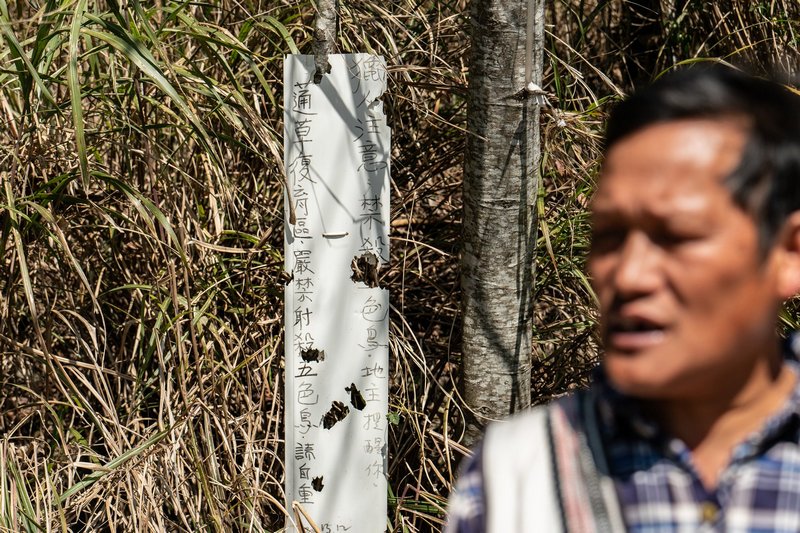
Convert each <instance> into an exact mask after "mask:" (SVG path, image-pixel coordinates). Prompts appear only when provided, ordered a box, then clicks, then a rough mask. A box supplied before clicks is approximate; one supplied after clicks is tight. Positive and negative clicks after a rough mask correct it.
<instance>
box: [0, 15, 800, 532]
mask: <svg viewBox="0 0 800 533" xmlns="http://www.w3.org/2000/svg"><path fill="white" fill-rule="evenodd" d="M695 4H697V3H696V2H695V3H693V2H689V3H683V4H682V6H683V7H682V8H681V9H683V11H680V13H681V14H680V15H679V16H677V17H675V18H674V20H670V21H668V24H666V25H665V26H664V28H665V29H664V38H663V39H662V41H661V43H660V44H658V47H657V50H656V52H655V55H654V58H655V59H654V60H653V61H654V62H653V64H654V65H655V68H656V69H657V70H659V71H660V70H663V69H665V68H668V67H669V66H670V65H671V64H672V63H674V62H675V61H676V60H692V59H696V58H702V57H711V56H713V57H719V58H723V59H726V60H728V59H731V58H735V57H740V56H743V57H747V58H750V59H754V58H755V59H759V58H777V59H780V60H781V61H791V60H790V59H785V58H786V57H787V54H786V52H787V51H788V52H793V53H794V55H793V56H791V57H794V58H796V57H797V55H796V52H797V50H796V48H797V41H796V37H794V35H795V34H794V32H795V31H796V30H797V20H798V16H797V13H796V8H795V7H794V5H793V3H790V2H788V1H785V2H780V1H779V2H772V3H758V4H754V5H755V7H754V8H751V4H745V3H737V2H732V1H727V2H718V3H716V4H715V5H717V6H718V8H716V9H715V10H712V11H713V13H712V14H711V15H709V16H708V17H706V16H701V14H700V13H699V12H698V11H696V10H695V9H693V8H694V7H697V6H696V5H695ZM762 4H763V5H762ZM625 5H626V3H625V2H604V3H597V2H586V1H582V0H561V1H559V2H557V3H555V4H554V5H553V6H552V7H551V12H550V14H549V15H548V17H549V20H551V21H552V22H553V25H552V26H551V27H549V31H550V41H549V42H550V49H549V50H548V57H549V67H548V70H547V72H546V84H545V85H546V88H547V89H548V90H550V91H552V92H553V93H554V94H553V97H552V98H551V101H552V102H553V103H554V104H555V106H554V108H552V109H549V110H548V111H547V113H546V114H545V116H544V118H543V123H542V127H543V131H544V138H545V154H546V155H545V158H544V160H543V176H544V181H543V185H542V189H541V195H540V203H539V209H540V214H541V218H540V225H541V227H540V236H539V243H538V244H539V254H538V259H537V260H538V266H537V286H536V295H537V306H538V307H537V309H538V313H537V323H536V338H537V339H538V340H537V346H536V349H537V351H538V352H537V353H538V354H539V355H540V361H541V364H540V366H539V368H538V369H537V373H536V375H535V376H534V385H535V386H536V389H535V390H537V391H538V393H539V396H540V397H541V398H543V399H544V398H546V397H550V396H553V395H557V394H560V393H562V392H563V391H565V390H569V389H570V388H571V387H575V386H580V385H581V384H582V383H585V379H586V376H587V374H588V372H589V370H590V369H591V367H592V365H593V362H594V358H595V356H596V348H595V347H594V344H593V341H592V326H593V322H594V315H593V303H592V295H591V291H590V289H589V288H588V284H587V281H586V279H585V277H584V276H583V274H582V268H583V258H584V255H585V251H586V249H587V246H588V240H587V221H586V206H587V203H588V199H589V198H590V196H591V192H592V188H593V180H594V176H595V173H596V170H597V167H598V163H599V135H600V132H601V131H602V121H603V117H604V113H605V111H606V109H607V107H608V105H609V103H611V102H613V101H614V99H615V98H617V97H618V96H619V95H620V94H622V93H624V92H626V91H627V90H629V88H630V86H631V83H632V80H633V79H635V78H641V77H642V74H643V73H642V72H638V71H636V68H638V67H636V62H635V61H633V58H630V57H628V56H627V55H626V50H627V48H626V47H627V45H626V42H625V41H624V40H622V39H621V37H622V36H625V35H628V36H629V35H630V34H631V32H628V33H627V34H626V33H624V32H623V30H622V29H620V28H624V22H625V20H626V19H625V10H624V9H623V8H624V7H625ZM465 8H466V1H465V0H449V1H443V2H433V1H427V0H425V1H422V2H419V1H411V0H401V1H397V2H375V1H374V0H359V1H354V2H342V6H341V13H340V14H341V31H340V42H339V45H340V46H339V47H340V49H341V50H342V51H345V52H349V51H370V52H375V53H379V54H382V55H384V56H385V57H386V58H387V62H388V64H389V70H390V81H389V90H388V91H387V95H386V97H385V99H386V109H387V112H388V114H389V121H390V124H391V126H392V128H393V131H394V143H395V148H394V154H393V184H392V186H393V195H394V196H393V207H392V226H391V228H392V229H391V238H392V261H393V266H392V268H391V269H390V270H389V271H388V272H387V273H386V274H385V280H384V281H385V283H386V284H387V285H388V286H389V287H390V290H391V291H392V304H393V313H392V314H391V315H390V316H391V320H392V323H391V336H390V340H391V356H392V381H391V399H390V405H391V406H390V410H391V413H390V422H391V424H390V439H391V443H390V454H389V478H390V494H389V495H388V497H389V501H390V516H389V517H388V521H389V522H388V523H389V524H390V528H391V529H392V530H395V531H431V530H436V529H438V528H439V527H440V526H441V523H442V520H443V516H444V507H445V499H446V496H447V493H448V492H449V490H450V487H451V483H452V481H453V478H454V476H455V472H456V470H457V466H458V462H459V460H460V459H461V458H462V457H463V456H464V454H465V453H466V450H465V449H464V448H463V447H462V446H461V445H460V444H459V440H460V437H461V430H462V418H461V410H460V409H461V400H460V398H459V396H458V394H457V391H456V383H457V378H456V376H457V370H458V365H459V360H460V352H459V349H460V348H459V342H458V339H459V334H460V332H459V327H460V326H459V312H458V310H459V291H458V286H457V279H458V272H457V271H456V268H457V266H456V265H457V264H458V261H457V254H458V249H459V241H458V240H459V235H460V225H459V224H460V216H461V215H460V179H461V161H462V152H463V142H464V132H463V126H464V112H465V110H464V106H463V96H464V92H465V89H466V80H467V78H466V76H467V72H466V65H467V54H468V39H467V37H466V20H465V18H464V17H465V15H464V13H465V12H466V9H465ZM312 19H313V7H312V5H311V3H310V2H304V3H294V2H288V1H275V0H263V1H259V0H243V1H238V2H230V1H227V0H221V1H219V2H215V3H193V2H177V1H170V0H159V1H156V2H153V3H150V2H147V3H144V2H139V1H138V0H131V1H129V2H124V3H120V2H117V1H115V0H110V1H99V0H73V1H70V0H65V1H61V2H56V1H55V0H42V1H40V2H28V1H19V2H7V0H0V41H2V43H3V44H2V46H0V124H2V126H1V127H0V131H1V132H2V135H0V271H2V272H3V273H4V275H2V276H0V413H1V414H0V530H5V531H69V530H86V531H97V530H103V531H105V530H109V531H114V530H120V531H151V530H152V531H199V530H202V531H206V530H208V531H245V530H246V531H274V530H276V529H279V528H280V527H282V524H283V521H284V516H285V512H286V510H285V509H284V503H283V492H282V491H283V488H282V484H283V481H282V476H283V465H282V457H283V450H282V445H283V441H282V438H283V437H282V434H283V411H282V398H283V393H284V391H283V366H282V365H283V363H282V359H281V355H280V354H281V353H282V346H281V343H282V316H281V313H282V302H281V298H282V284H281V280H282V275H281V270H282V264H283V261H282V230H283V220H282V201H283V200H282V182H283V175H282V171H281V157H280V154H281V153H282V148H281V142H282V141H281V134H280V132H281V131H282V124H281V116H282V113H281V94H282V87H281V85H280V80H281V79H282V76H281V69H282V58H283V55H284V54H286V53H296V52H298V51H300V52H306V53H307V52H309V51H310V28H311V21H312ZM700 29H702V31H700ZM794 66H796V65H794ZM644 74H646V75H647V76H652V75H653V74H655V72H648V73H644ZM647 76H645V77H647Z"/></svg>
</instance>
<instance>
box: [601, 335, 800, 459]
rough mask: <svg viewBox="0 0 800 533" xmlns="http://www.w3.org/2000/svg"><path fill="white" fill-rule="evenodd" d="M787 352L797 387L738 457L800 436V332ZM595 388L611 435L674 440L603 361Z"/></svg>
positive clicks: (792, 337)
mask: <svg viewBox="0 0 800 533" xmlns="http://www.w3.org/2000/svg"><path fill="white" fill-rule="evenodd" d="M784 353H785V364H786V365H787V366H788V367H789V368H790V369H791V370H792V371H793V372H794V373H795V375H796V376H798V379H797V383H796V384H795V388H794V390H793V391H792V394H791V395H790V396H789V398H788V399H787V400H786V402H785V404H784V406H783V407H782V408H781V409H780V411H778V412H777V413H776V414H774V415H773V416H772V417H770V418H769V419H768V420H767V421H766V422H765V423H764V425H763V426H762V428H761V430H759V431H757V432H755V433H753V434H752V435H751V436H750V437H749V438H747V439H746V440H745V441H744V442H742V444H740V445H739V446H737V447H736V448H735V449H734V452H733V458H732V459H733V460H734V461H736V460H742V459H746V458H747V457H751V456H753V455H755V454H758V453H760V452H762V451H763V450H765V449H767V448H769V447H770V446H772V445H773V444H774V443H776V442H778V441H781V440H786V439H789V440H797V437H798V433H800V362H798V361H799V360H800V333H797V332H796V333H793V334H792V335H790V337H789V338H788V339H787V340H786V342H785V343H784ZM592 388H593V389H595V393H596V398H598V402H597V409H598V413H599V415H600V419H601V421H602V423H603V433H604V434H605V435H606V436H607V437H609V438H611V439H617V438H634V439H641V440H645V441H652V442H653V443H654V444H656V443H659V444H666V443H667V442H668V441H669V440H671V439H670V438H668V436H667V435H666V434H665V433H664V432H663V431H662V430H661V428H660V427H659V425H658V424H657V422H656V421H655V420H654V419H653V418H652V417H651V416H649V414H648V413H647V409H646V406H647V402H646V401H643V400H640V399H637V398H633V397H631V396H627V395H625V394H622V393H621V392H619V391H617V390H616V389H615V388H614V387H613V386H612V385H611V383H610V382H609V380H608V377H607V376H606V374H605V371H604V368H603V365H602V364H601V365H600V366H598V367H597V369H596V370H595V374H594V380H593V385H592Z"/></svg>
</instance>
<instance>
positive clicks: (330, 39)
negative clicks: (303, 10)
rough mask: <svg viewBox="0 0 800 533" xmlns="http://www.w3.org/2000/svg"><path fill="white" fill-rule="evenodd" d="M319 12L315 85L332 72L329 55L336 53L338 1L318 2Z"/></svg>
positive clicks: (315, 53)
mask: <svg viewBox="0 0 800 533" xmlns="http://www.w3.org/2000/svg"><path fill="white" fill-rule="evenodd" d="M314 4H315V6H316V8H317V12H316V16H315V17H314V42H313V48H314V65H315V66H316V72H315V73H314V83H319V82H320V80H322V76H323V75H324V74H327V73H328V72H330V71H331V66H330V65H329V64H328V55H330V54H334V53H336V33H337V31H336V30H337V22H338V21H337V18H336V8H337V7H338V6H337V5H336V4H337V0H316V2H314Z"/></svg>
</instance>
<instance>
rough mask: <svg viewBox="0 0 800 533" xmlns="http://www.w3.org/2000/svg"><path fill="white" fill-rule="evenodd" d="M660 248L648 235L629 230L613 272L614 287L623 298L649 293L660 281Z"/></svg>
mask: <svg viewBox="0 0 800 533" xmlns="http://www.w3.org/2000/svg"><path fill="white" fill-rule="evenodd" d="M661 255H662V250H660V249H659V247H658V246H656V245H655V243H653V242H652V241H651V240H650V239H649V238H648V236H647V235H646V234H645V233H643V232H639V231H633V232H630V233H629V234H628V235H627V236H626V238H625V242H624V243H623V246H622V250H621V252H620V255H619V261H618V263H617V265H616V270H615V272H614V288H615V289H616V291H617V294H618V295H619V296H621V297H623V298H630V297H635V296H640V295H643V294H649V293H651V292H653V291H655V290H656V289H657V288H658V286H659V283H661V279H662V274H663V273H662V272H661Z"/></svg>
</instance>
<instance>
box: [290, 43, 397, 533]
mask: <svg viewBox="0 0 800 533" xmlns="http://www.w3.org/2000/svg"><path fill="white" fill-rule="evenodd" d="M328 61H329V63H330V65H331V72H330V73H328V74H326V75H325V76H323V78H322V81H321V82H320V83H319V85H317V84H315V83H314V81H313V80H314V57H313V56H304V55H292V56H287V57H286V62H285V65H284V123H285V125H284V163H285V165H286V176H287V185H288V190H287V194H286V205H285V207H286V209H285V212H286V220H287V222H286V227H285V239H286V241H285V257H286V263H285V268H286V272H287V273H288V274H290V277H291V280H290V281H289V282H288V283H287V286H286V292H285V296H286V301H285V310H286V315H285V325H286V339H285V341H286V342H285V347H286V348H285V356H286V498H287V504H288V506H289V507H287V510H288V511H289V512H290V513H292V507H291V506H292V505H293V504H294V505H295V507H296V506H297V505H298V504H299V505H300V506H301V507H302V510H303V511H304V512H305V513H307V514H308V516H309V517H310V518H311V519H312V520H313V521H314V522H315V523H316V524H317V526H318V527H319V528H320V530H321V531H322V532H323V533H329V532H330V533H334V532H345V531H346V532H348V533H361V532H363V533H376V532H381V531H385V529H386V523H387V520H386V512H387V507H386V506H387V486H386V455H387V428H386V424H387V419H386V415H387V412H388V373H389V350H388V324H389V321H388V320H389V294H388V291H386V290H385V289H383V288H380V287H379V286H378V274H379V270H380V268H382V267H384V266H385V265H386V264H387V263H388V261H389V237H388V221H389V157H390V134H391V132H390V130H389V127H388V126H387V124H386V117H385V116H384V114H383V104H382V102H381V101H380V100H379V98H380V97H381V96H382V95H383V93H384V91H385V89H386V64H385V62H384V60H383V58H381V57H376V56H372V55H368V54H348V55H331V56H329V57H328ZM292 217H294V219H293V220H292ZM306 527H307V526H306ZM299 528H300V525H299V524H296V520H295V518H294V516H292V518H290V519H289V520H288V521H287V530H288V531H299V530H301V529H299Z"/></svg>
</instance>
